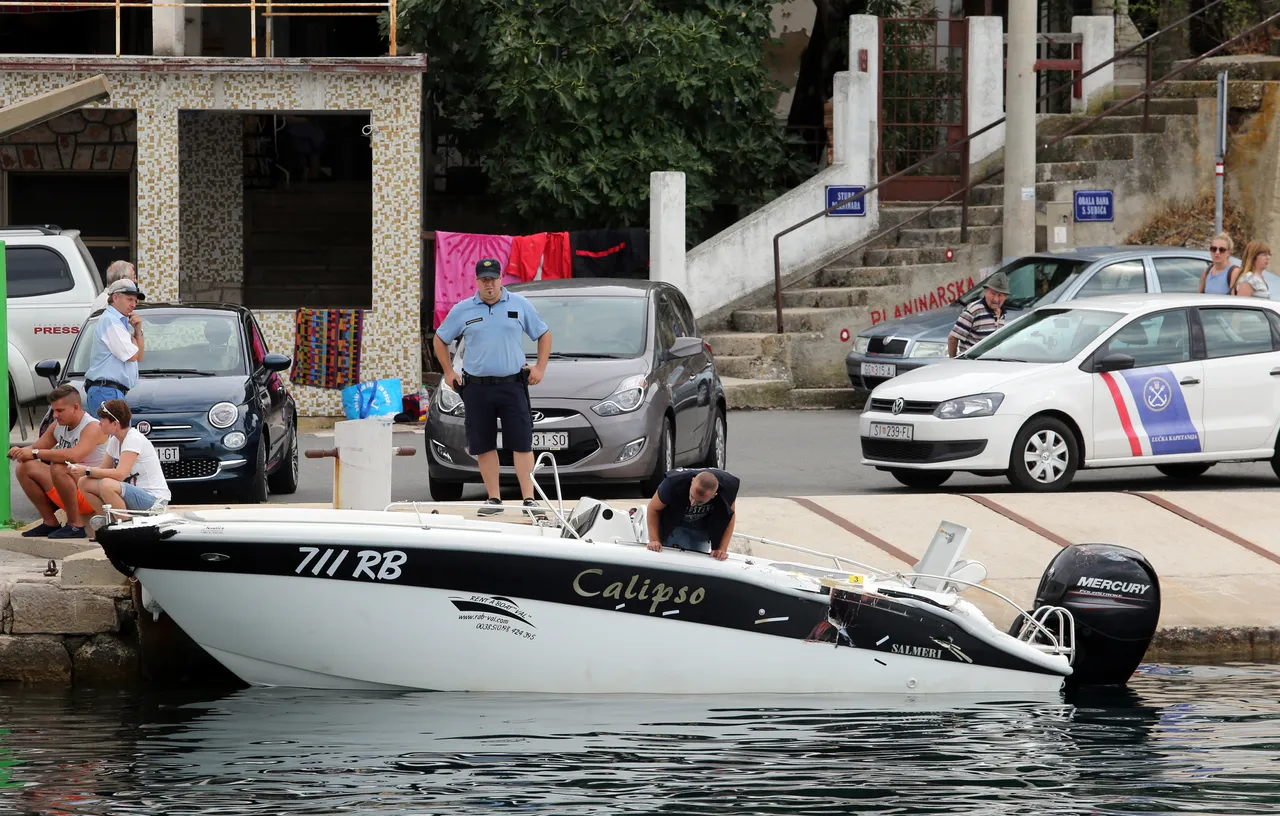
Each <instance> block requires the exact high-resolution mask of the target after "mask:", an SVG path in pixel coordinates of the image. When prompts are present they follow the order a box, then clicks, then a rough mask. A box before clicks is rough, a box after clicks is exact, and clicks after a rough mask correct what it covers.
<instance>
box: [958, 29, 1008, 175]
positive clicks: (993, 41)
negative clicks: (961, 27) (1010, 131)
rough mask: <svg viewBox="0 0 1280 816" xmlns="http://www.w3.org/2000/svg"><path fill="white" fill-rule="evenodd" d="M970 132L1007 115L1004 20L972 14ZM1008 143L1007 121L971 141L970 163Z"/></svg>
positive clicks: (969, 53) (968, 124) (969, 90)
mask: <svg viewBox="0 0 1280 816" xmlns="http://www.w3.org/2000/svg"><path fill="white" fill-rule="evenodd" d="M968 25H969V48H968V54H967V56H966V58H967V59H968V60H969V87H968V89H967V92H968V95H969V121H968V122H967V123H966V126H967V127H968V131H967V132H968V133H973V132H974V131H976V130H980V129H981V128H984V127H986V126H987V125H989V124H991V123H992V122H994V121H996V120H997V119H1000V118H1001V117H1003V116H1004V65H1003V57H1004V20H1002V19H1001V18H999V17H970V18H968ZM1003 145H1004V125H997V126H996V127H994V128H992V129H991V130H988V131H987V132H986V133H984V134H982V135H981V136H979V137H978V138H976V139H974V140H973V141H972V142H970V143H969V163H970V164H977V163H978V162H980V161H982V160H983V159H985V158H986V157H987V156H990V155H991V154H992V153H994V152H996V151H997V150H999V149H1000V148H1001V146H1003Z"/></svg>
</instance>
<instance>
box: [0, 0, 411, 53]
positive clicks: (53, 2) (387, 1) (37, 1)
mask: <svg viewBox="0 0 1280 816" xmlns="http://www.w3.org/2000/svg"><path fill="white" fill-rule="evenodd" d="M272 5H273V2H272V0H248V2H241V3H228V2H210V3H203V2H194V3H172V2H168V3H163V2H162V3H150V2H139V0H82V1H81V2H75V0H0V10H3V9H4V8H5V7H6V6H15V7H16V6H22V7H35V8H50V9H59V8H70V9H74V10H77V11H86V10H92V9H102V10H106V9H114V10H115V14H116V56H117V57H118V56H120V11H121V9H127V8H244V9H249V56H251V57H257V56H258V16H259V12H258V7H259V6H265V7H266V10H265V11H263V12H262V13H261V16H262V17H263V19H265V20H266V22H267V56H274V54H275V40H274V38H275V33H274V30H273V28H272V26H271V20H272V18H275V17H380V16H382V10H384V9H385V10H386V12H387V14H388V15H389V16H390V18H391V24H390V27H389V35H388V36H389V38H390V47H389V49H388V53H389V55H390V56H393V57H394V56H396V0H374V1H373V2H369V0H348V2H329V3H326V2H307V0H303V2H293V0H286V2H275V3H274V5H276V6H286V7H287V8H288V9H289V11H284V12H278V11H273V10H272ZM312 8H344V9H345V8H355V9H378V11H319V12H314V11H303V12H298V11H294V9H312Z"/></svg>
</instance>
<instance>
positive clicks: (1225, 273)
mask: <svg viewBox="0 0 1280 816" xmlns="http://www.w3.org/2000/svg"><path fill="white" fill-rule="evenodd" d="M1233 249H1235V242H1234V241H1232V240H1231V236H1230V235H1227V234H1226V233H1225V232H1220V233H1218V234H1217V235H1215V236H1213V240H1212V241H1210V242H1209V255H1210V256H1211V257H1212V258H1213V263H1211V264H1209V267H1208V268H1207V269H1205V270H1204V272H1201V273H1200V294H1202V295H1229V294H1231V291H1232V290H1233V289H1235V285H1236V276H1237V275H1238V274H1239V273H1240V267H1238V266H1232V265H1231V250H1233Z"/></svg>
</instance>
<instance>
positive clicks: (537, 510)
mask: <svg viewBox="0 0 1280 816" xmlns="http://www.w3.org/2000/svg"><path fill="white" fill-rule="evenodd" d="M523 507H524V508H525V512H530V511H532V515H533V517H534V518H535V519H536V520H538V521H546V520H547V511H545V510H543V509H542V507H541V506H540V505H539V504H538V501H537V499H525V500H524V505H523Z"/></svg>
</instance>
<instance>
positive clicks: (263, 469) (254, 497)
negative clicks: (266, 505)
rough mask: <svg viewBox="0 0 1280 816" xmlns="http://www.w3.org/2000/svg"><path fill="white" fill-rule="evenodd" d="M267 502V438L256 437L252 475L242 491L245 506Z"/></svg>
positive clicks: (263, 436)
mask: <svg viewBox="0 0 1280 816" xmlns="http://www.w3.org/2000/svg"><path fill="white" fill-rule="evenodd" d="M266 500H267V437H266V435H265V434H260V435H259V436H258V455H257V456H256V457H254V465H253V475H252V476H251V477H250V478H249V486H248V487H246V488H245V490H244V501H245V504H262V503H263V502H265V501H266Z"/></svg>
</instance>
